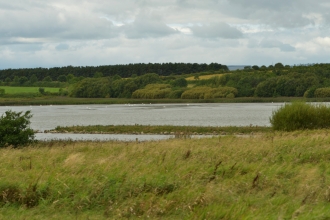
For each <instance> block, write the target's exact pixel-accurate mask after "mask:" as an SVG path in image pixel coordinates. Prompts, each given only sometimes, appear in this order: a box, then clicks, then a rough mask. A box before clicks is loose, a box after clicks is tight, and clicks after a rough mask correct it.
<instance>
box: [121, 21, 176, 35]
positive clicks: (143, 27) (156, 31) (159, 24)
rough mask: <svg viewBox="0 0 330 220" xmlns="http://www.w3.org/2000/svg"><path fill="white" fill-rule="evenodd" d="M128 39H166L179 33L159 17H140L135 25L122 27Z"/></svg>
mask: <svg viewBox="0 0 330 220" xmlns="http://www.w3.org/2000/svg"><path fill="white" fill-rule="evenodd" d="M121 29H122V31H123V33H124V34H125V35H126V36H127V37H128V38H149V37H155V38H158V37H164V36H168V35H171V34H176V33H179V32H178V31H177V30H174V29H173V28H170V27H169V26H167V25H166V24H165V23H164V22H163V21H162V20H161V19H160V18H159V17H157V16H138V17H137V18H136V19H135V21H134V22H133V23H130V24H126V25H124V26H122V27H121Z"/></svg>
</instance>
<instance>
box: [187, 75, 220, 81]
mask: <svg viewBox="0 0 330 220" xmlns="http://www.w3.org/2000/svg"><path fill="white" fill-rule="evenodd" d="M222 75H223V74H211V75H202V76H199V79H210V78H212V77H215V76H222ZM186 80H187V81H195V80H197V79H195V76H190V77H188V78H186Z"/></svg>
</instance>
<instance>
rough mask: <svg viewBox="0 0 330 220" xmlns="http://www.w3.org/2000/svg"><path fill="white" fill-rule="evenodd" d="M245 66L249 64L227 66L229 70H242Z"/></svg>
mask: <svg viewBox="0 0 330 220" xmlns="http://www.w3.org/2000/svg"><path fill="white" fill-rule="evenodd" d="M245 66H249V65H229V66H227V67H228V69H229V70H230V71H232V70H242V69H244V67H245Z"/></svg>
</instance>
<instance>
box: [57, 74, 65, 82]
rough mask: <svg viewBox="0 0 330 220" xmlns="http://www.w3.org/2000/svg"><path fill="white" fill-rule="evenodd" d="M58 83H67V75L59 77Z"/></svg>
mask: <svg viewBox="0 0 330 220" xmlns="http://www.w3.org/2000/svg"><path fill="white" fill-rule="evenodd" d="M57 81H59V82H66V76H65V75H60V76H59V77H57Z"/></svg>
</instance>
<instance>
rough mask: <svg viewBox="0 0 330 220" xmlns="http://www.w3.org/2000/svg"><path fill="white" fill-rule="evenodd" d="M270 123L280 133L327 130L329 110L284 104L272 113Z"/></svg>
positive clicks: (305, 104) (302, 104)
mask: <svg viewBox="0 0 330 220" xmlns="http://www.w3.org/2000/svg"><path fill="white" fill-rule="evenodd" d="M270 123H271V124H272V127H273V129H274V130H282V131H294V130H304V129H321V128H329V127H330V108H329V107H327V106H325V105H322V104H319V105H313V104H307V103H304V102H295V103H292V104H285V105H284V106H282V107H281V108H279V109H278V110H276V111H274V112H273V114H272V117H271V118H270Z"/></svg>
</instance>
